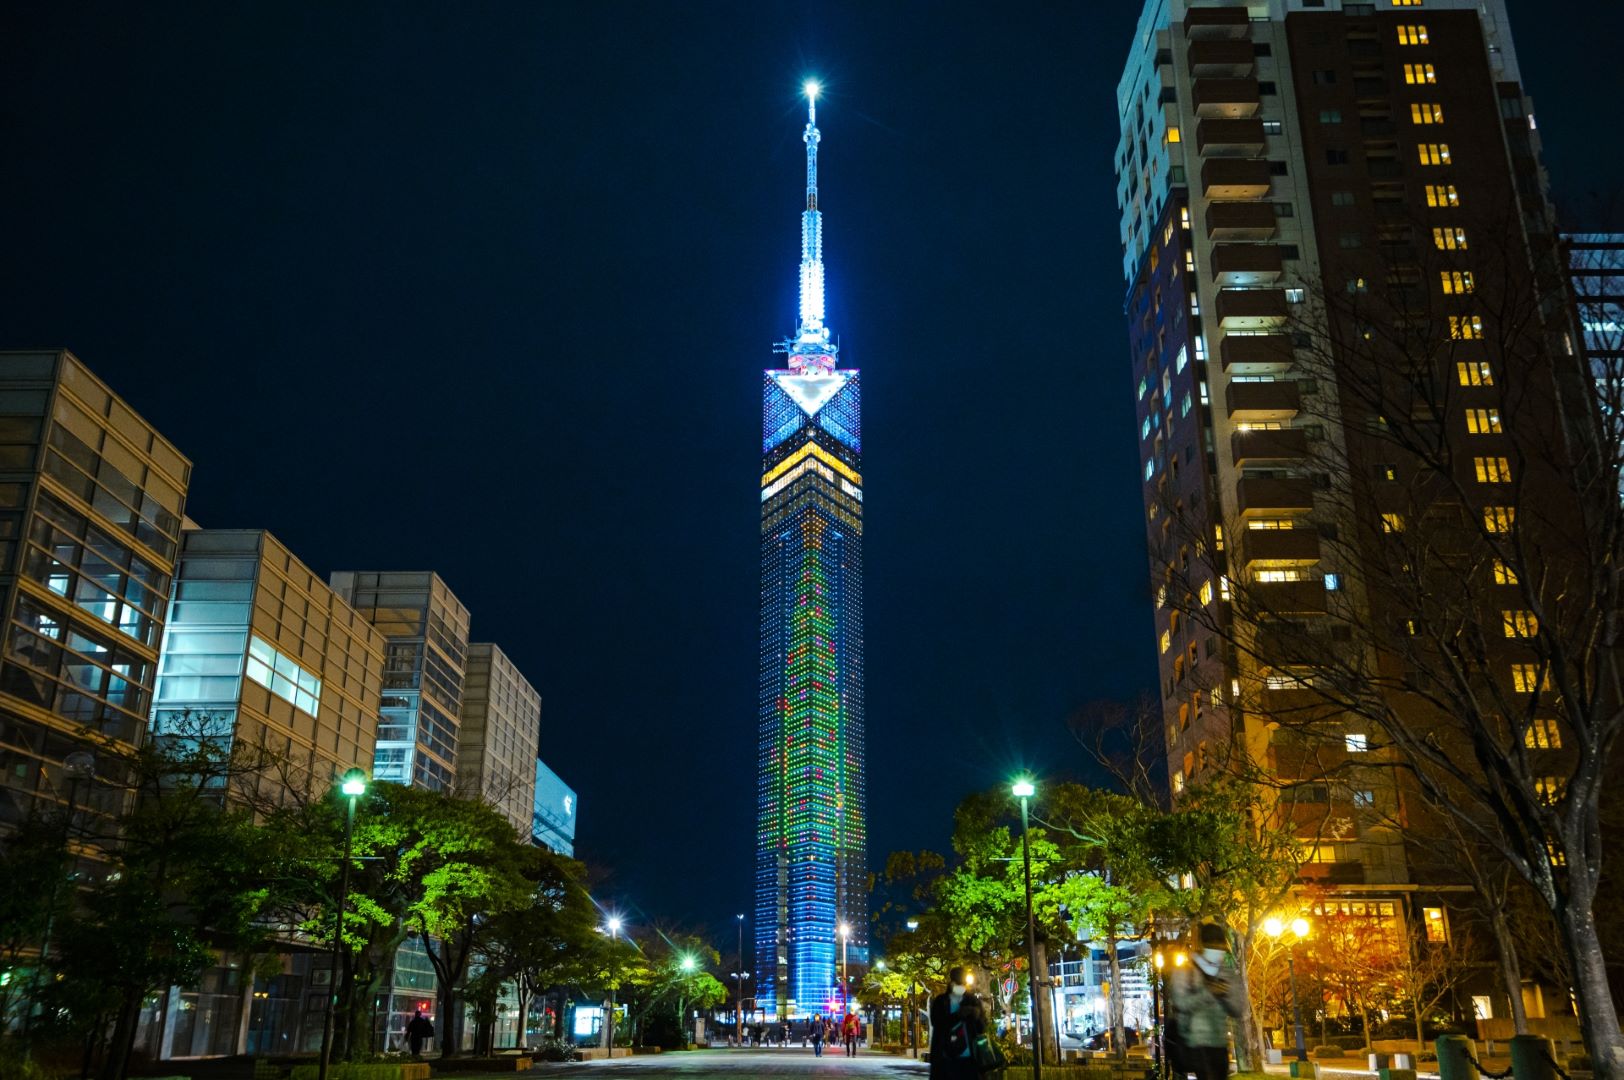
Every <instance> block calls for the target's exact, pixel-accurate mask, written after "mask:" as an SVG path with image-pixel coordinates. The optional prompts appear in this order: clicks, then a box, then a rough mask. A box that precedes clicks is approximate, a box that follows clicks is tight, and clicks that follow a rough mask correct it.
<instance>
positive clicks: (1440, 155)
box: [1415, 143, 1449, 165]
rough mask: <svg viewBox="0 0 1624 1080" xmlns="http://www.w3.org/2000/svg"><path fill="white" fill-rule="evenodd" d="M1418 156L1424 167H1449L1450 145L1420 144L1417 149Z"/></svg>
mask: <svg viewBox="0 0 1624 1080" xmlns="http://www.w3.org/2000/svg"><path fill="white" fill-rule="evenodd" d="M1415 152H1416V156H1417V157H1419V158H1420V159H1421V164H1423V165H1448V164H1449V144H1448V143H1420V144H1419V145H1417V146H1416V148H1415Z"/></svg>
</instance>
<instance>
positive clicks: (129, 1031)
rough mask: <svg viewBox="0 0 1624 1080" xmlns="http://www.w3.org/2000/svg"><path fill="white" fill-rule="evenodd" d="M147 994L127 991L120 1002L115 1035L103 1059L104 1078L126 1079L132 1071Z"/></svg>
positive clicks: (109, 1079)
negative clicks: (131, 1058)
mask: <svg viewBox="0 0 1624 1080" xmlns="http://www.w3.org/2000/svg"><path fill="white" fill-rule="evenodd" d="M145 997H146V995H145V994H143V993H141V992H140V991H136V992H135V993H134V994H129V993H126V994H125V996H124V1000H123V1001H122V1002H120V1003H119V1007H118V1013H117V1015H116V1018H115V1020H114V1021H113V1037H112V1039H111V1040H110V1041H109V1043H108V1046H107V1057H106V1058H105V1059H104V1060H103V1061H102V1076H103V1077H104V1080H124V1077H125V1076H127V1075H129V1072H130V1055H131V1052H132V1051H133V1049H134V1047H135V1031H136V1028H137V1027H138V1026H139V1025H140V1023H141V1001H142V999H143V998H145Z"/></svg>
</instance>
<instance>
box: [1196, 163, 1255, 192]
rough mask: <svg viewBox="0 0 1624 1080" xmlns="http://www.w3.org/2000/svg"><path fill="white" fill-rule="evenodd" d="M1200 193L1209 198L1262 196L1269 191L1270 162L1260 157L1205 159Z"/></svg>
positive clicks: (1202, 165)
mask: <svg viewBox="0 0 1624 1080" xmlns="http://www.w3.org/2000/svg"><path fill="white" fill-rule="evenodd" d="M1201 193H1202V194H1203V195H1205V196H1206V197H1207V198H1209V199H1261V198H1262V197H1263V196H1265V195H1267V194H1268V193H1269V163H1268V162H1267V161H1263V160H1261V159H1259V158H1208V159H1207V160H1206V161H1203V162H1202V163H1201Z"/></svg>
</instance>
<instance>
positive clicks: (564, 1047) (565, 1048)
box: [531, 1035, 575, 1061]
mask: <svg viewBox="0 0 1624 1080" xmlns="http://www.w3.org/2000/svg"><path fill="white" fill-rule="evenodd" d="M531 1056H532V1057H534V1058H535V1059H536V1060H537V1061H574V1060H575V1047H574V1046H573V1045H572V1044H570V1043H567V1042H565V1041H564V1040H563V1039H555V1038H553V1037H552V1036H551V1035H549V1036H547V1037H546V1038H544V1039H542V1040H541V1043H540V1045H538V1046H537V1047H536V1052H535V1053H534V1054H533V1055H531Z"/></svg>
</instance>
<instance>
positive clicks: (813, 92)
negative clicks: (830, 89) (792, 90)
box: [801, 79, 823, 101]
mask: <svg viewBox="0 0 1624 1080" xmlns="http://www.w3.org/2000/svg"><path fill="white" fill-rule="evenodd" d="M801 89H802V90H804V91H806V99H807V100H808V101H816V100H818V94H819V93H821V92H822V91H823V87H821V86H819V85H818V80H816V79H808V80H806V85H805V86H803V87H801Z"/></svg>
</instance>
